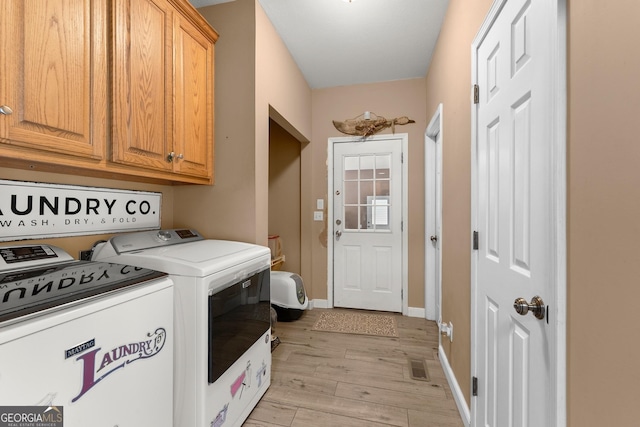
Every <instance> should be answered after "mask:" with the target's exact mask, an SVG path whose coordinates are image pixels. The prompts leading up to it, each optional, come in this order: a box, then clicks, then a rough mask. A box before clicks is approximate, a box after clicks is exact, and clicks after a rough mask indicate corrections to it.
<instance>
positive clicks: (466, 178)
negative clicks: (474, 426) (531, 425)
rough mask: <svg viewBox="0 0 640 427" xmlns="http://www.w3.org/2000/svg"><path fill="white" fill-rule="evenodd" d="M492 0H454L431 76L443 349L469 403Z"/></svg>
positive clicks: (429, 100)
mask: <svg viewBox="0 0 640 427" xmlns="http://www.w3.org/2000/svg"><path fill="white" fill-rule="evenodd" d="M491 3H492V1H491V0H482V1H476V2H468V1H464V0H450V3H449V8H448V9H447V14H446V16H445V19H444V22H443V27H442V30H441V32H440V37H439V39H438V43H437V45H436V49H435V51H434V54H433V56H432V62H431V66H430V68H429V72H428V74H427V78H426V86H427V90H426V97H427V107H426V108H427V113H428V114H429V117H431V115H433V113H434V112H435V111H436V108H437V107H438V104H440V103H442V104H443V112H442V117H443V129H442V136H443V142H442V151H443V154H442V157H443V176H442V186H443V197H442V235H443V241H442V320H443V321H444V322H452V323H453V326H454V331H455V334H454V340H453V343H450V342H449V341H448V340H443V347H444V350H445V352H446V354H447V358H448V359H449V363H450V364H451V367H452V368H453V371H454V373H455V375H456V378H457V380H458V383H459V384H460V388H461V389H462V392H463V393H464V395H465V398H466V399H467V402H468V403H469V402H470V400H469V398H470V368H471V358H470V353H471V329H470V327H471V318H470V304H471V294H470V286H471V285H470V277H471V255H470V250H469V248H470V247H471V236H470V227H471V105H470V101H469V96H470V93H471V92H470V90H471V42H472V41H473V38H474V37H475V35H476V33H477V31H478V29H479V28H480V25H481V24H482V21H483V20H484V16H485V15H486V14H487V12H488V11H489V7H490V6H491Z"/></svg>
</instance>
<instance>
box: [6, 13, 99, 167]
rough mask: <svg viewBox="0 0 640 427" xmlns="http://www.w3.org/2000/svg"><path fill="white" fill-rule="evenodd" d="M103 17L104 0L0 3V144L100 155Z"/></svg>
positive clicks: (41, 150) (48, 150) (71, 153)
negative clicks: (0, 107)
mask: <svg viewBox="0 0 640 427" xmlns="http://www.w3.org/2000/svg"><path fill="white" fill-rule="evenodd" d="M106 23H107V12H106V4H105V2H99V1H89V0H86V1H69V0H47V1H33V0H32V1H25V0H2V2H0V39H1V42H0V43H1V45H0V48H2V54H1V55H0V76H1V77H0V106H2V111H3V112H4V113H5V114H0V149H1V147H3V146H4V147H8V146H11V147H14V148H12V149H16V150H17V153H22V151H20V150H21V148H27V149H37V150H39V151H40V152H50V153H51V152H53V153H60V154H64V155H68V156H72V157H80V158H91V159H100V158H101V157H102V156H103V152H104V144H105V141H106V131H105V130H106V113H107V96H106V88H107V73H106V71H105V70H106V67H107V54H106V47H107V36H106V30H105V29H106ZM28 152H29V151H28V150H27V151H24V153H28Z"/></svg>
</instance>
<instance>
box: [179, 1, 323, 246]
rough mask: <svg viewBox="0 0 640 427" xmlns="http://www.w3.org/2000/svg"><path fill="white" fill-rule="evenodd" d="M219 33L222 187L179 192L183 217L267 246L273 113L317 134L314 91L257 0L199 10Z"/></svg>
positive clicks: (218, 233) (216, 234)
mask: <svg viewBox="0 0 640 427" xmlns="http://www.w3.org/2000/svg"><path fill="white" fill-rule="evenodd" d="M199 11H200V13H202V15H203V16H204V17H205V19H206V20H207V21H208V22H209V23H210V24H211V25H212V26H213V27H214V28H215V29H216V31H218V33H219V34H220V38H219V39H218V42H217V43H216V82H215V97H216V99H215V143H216V147H215V184H214V185H213V186H212V187H203V186H185V187H183V188H181V189H180V191H179V192H176V204H175V211H174V215H175V222H176V224H177V225H180V226H190V227H193V228H196V229H197V230H199V231H200V232H201V233H202V234H204V235H205V236H206V237H209V238H222V239H233V240H241V241H246V242H253V243H258V244H262V245H267V235H268V206H269V200H268V194H269V114H270V110H272V109H275V110H277V112H278V113H279V117H280V119H283V120H284V121H286V122H287V123H289V124H290V127H291V128H293V129H295V130H297V133H296V134H297V135H310V134H311V130H310V126H311V119H310V117H311V91H310V89H309V87H308V85H307V84H306V82H305V80H304V78H303V77H302V74H301V73H300V71H299V70H298V68H297V66H296V65H295V62H294V61H293V59H292V58H291V56H290V54H289V52H288V51H287V49H286V48H285V46H284V44H283V42H282V40H281V39H280V38H279V36H278V35H277V33H276V32H275V30H274V29H273V26H272V25H271V23H270V22H269V20H268V19H267V17H266V15H265V13H264V11H263V10H262V7H261V6H260V5H259V3H258V2H257V0H236V1H233V2H229V3H222V4H219V5H216V6H209V7H205V8H201V9H199Z"/></svg>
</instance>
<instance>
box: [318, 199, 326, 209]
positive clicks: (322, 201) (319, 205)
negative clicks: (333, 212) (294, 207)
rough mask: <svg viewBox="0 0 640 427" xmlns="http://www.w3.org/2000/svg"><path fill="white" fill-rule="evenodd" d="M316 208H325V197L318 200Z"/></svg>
mask: <svg viewBox="0 0 640 427" xmlns="http://www.w3.org/2000/svg"><path fill="white" fill-rule="evenodd" d="M316 209H318V210H323V209H324V199H318V200H316Z"/></svg>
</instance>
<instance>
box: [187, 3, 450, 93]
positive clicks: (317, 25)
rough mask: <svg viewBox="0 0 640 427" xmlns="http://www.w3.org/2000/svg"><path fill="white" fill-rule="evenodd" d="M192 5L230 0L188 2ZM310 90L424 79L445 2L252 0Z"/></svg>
mask: <svg viewBox="0 0 640 427" xmlns="http://www.w3.org/2000/svg"><path fill="white" fill-rule="evenodd" d="M190 1H191V3H192V4H193V5H194V6H196V7H202V6H208V5H211V4H217V3H224V2H227V1H233V0H190ZM258 1H259V2H260V4H261V5H262V7H263V9H264V10H265V12H266V14H267V16H268V17H269V19H270V20H271V22H272V23H273V26H274V27H275V29H276V31H277V32H278V34H279V35H280V37H281V38H282V40H283V41H284V43H285V45H286V46H287V48H288V49H289V52H291V55H292V56H293V59H294V60H295V61H296V63H297V64H298V67H299V68H300V70H301V71H302V74H303V75H304V77H305V79H306V80H307V83H308V84H309V86H311V88H312V89H317V88H327V87H334V86H346V85H352V84H360V83H374V82H383V81H391V80H402V79H411V78H419V77H424V76H425V75H426V74H427V68H428V66H429V62H430V60H431V55H432V52H433V48H434V46H435V44H436V40H437V38H438V35H439V33H440V26H441V25H442V20H443V18H444V14H445V12H446V9H447V5H448V0H352V2H351V3H349V2H348V1H345V0H258Z"/></svg>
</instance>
